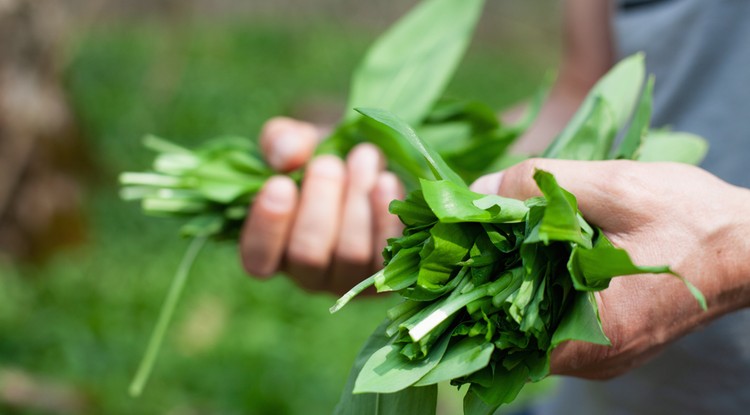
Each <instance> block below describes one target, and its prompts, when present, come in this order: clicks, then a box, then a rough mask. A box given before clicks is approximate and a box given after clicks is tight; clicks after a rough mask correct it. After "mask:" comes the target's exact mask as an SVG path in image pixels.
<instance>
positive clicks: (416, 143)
mask: <svg viewBox="0 0 750 415" xmlns="http://www.w3.org/2000/svg"><path fill="white" fill-rule="evenodd" d="M357 111H358V112H360V113H361V114H362V115H364V116H365V117H367V118H370V119H372V120H375V121H377V122H379V123H381V124H383V125H385V126H387V127H389V128H391V129H392V130H393V131H395V132H396V133H398V137H399V139H400V140H401V141H402V142H404V141H405V142H407V143H409V144H410V145H411V146H412V147H414V148H415V149H416V150H417V151H418V152H419V153H420V154H421V155H422V157H424V158H425V160H427V163H428V164H429V165H430V169H431V170H432V173H433V174H434V175H435V177H436V178H437V179H438V180H443V179H445V180H449V181H451V182H453V183H455V184H456V185H458V186H464V187H466V183H464V181H463V179H461V177H460V176H459V175H458V174H456V172H454V171H453V170H452V169H451V168H450V167H448V165H447V164H445V161H444V160H443V158H442V157H441V156H440V154H438V152H437V151H435V150H434V149H433V148H432V146H431V145H430V144H429V143H427V142H425V141H424V140H422V139H421V138H419V136H417V134H416V133H415V132H414V130H413V129H412V128H411V127H410V126H409V125H408V124H407V123H406V122H404V121H403V120H402V119H401V118H399V117H397V116H395V115H393V114H392V113H390V112H388V111H385V110H381V109H374V108H357ZM426 178H427V177H423V179H426Z"/></svg>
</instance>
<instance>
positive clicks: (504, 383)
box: [464, 365, 529, 415]
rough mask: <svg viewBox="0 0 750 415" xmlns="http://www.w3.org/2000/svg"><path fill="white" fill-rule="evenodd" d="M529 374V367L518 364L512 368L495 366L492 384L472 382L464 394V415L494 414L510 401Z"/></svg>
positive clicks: (516, 394) (514, 397)
mask: <svg viewBox="0 0 750 415" xmlns="http://www.w3.org/2000/svg"><path fill="white" fill-rule="evenodd" d="M528 376H529V369H528V368H527V367H526V366H524V365H518V366H516V367H515V368H514V369H512V370H505V369H504V368H502V367H500V366H496V367H495V372H494V374H493V378H492V383H491V384H490V386H482V385H479V384H472V385H471V387H470V388H469V390H468V391H467V392H466V396H464V415H492V414H493V413H495V411H496V410H497V408H498V407H500V405H502V404H504V403H510V402H512V401H513V400H514V399H516V396H518V393H519V392H520V391H521V389H522V388H523V386H524V385H525V384H526V380H527V379H528Z"/></svg>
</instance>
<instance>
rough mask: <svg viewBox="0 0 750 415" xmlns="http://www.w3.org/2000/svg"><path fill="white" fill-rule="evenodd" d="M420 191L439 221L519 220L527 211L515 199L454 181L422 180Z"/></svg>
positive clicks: (491, 221) (524, 206) (492, 221)
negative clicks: (485, 192)
mask: <svg viewBox="0 0 750 415" xmlns="http://www.w3.org/2000/svg"><path fill="white" fill-rule="evenodd" d="M420 183H421V185H422V193H423V195H424V198H425V201H426V202H427V204H428V205H429V206H430V208H431V209H432V211H433V212H434V214H435V215H437V217H438V219H440V221H441V222H446V223H454V222H485V223H510V222H521V221H522V220H523V218H524V216H525V215H526V212H527V211H528V208H527V207H526V205H525V204H524V203H523V202H521V201H519V200H515V199H509V198H504V197H501V196H497V195H485V194H481V193H475V192H472V191H471V190H469V189H468V188H466V187H464V186H460V185H456V184H455V183H453V182H449V181H445V180H439V181H432V180H421V182H420Z"/></svg>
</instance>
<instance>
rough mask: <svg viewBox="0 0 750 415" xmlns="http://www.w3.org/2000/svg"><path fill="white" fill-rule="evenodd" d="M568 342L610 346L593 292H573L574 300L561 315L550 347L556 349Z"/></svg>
mask: <svg viewBox="0 0 750 415" xmlns="http://www.w3.org/2000/svg"><path fill="white" fill-rule="evenodd" d="M568 340H580V341H584V342H589V343H594V344H601V345H603V346H611V345H612V343H611V342H610V341H609V338H607V336H606V335H605V334H604V330H603V329H602V321H601V319H600V318H599V307H598V306H597V304H596V297H595V296H594V293H593V292H582V291H577V292H575V298H573V302H572V304H571V305H570V307H569V308H568V312H567V313H565V314H564V315H563V318H562V320H561V321H560V324H559V325H558V326H557V329H556V330H555V333H554V334H553V335H552V347H557V345H559V344H560V343H562V342H564V341H568Z"/></svg>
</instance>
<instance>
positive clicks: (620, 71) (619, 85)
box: [543, 53, 646, 158]
mask: <svg viewBox="0 0 750 415" xmlns="http://www.w3.org/2000/svg"><path fill="white" fill-rule="evenodd" d="M645 73H646V69H645V63H644V56H643V54H642V53H638V54H635V55H632V56H630V57H628V58H625V59H623V60H622V61H620V63H618V64H617V65H615V66H614V67H613V68H612V69H611V70H610V71H609V72H608V73H607V74H606V75H604V77H602V79H600V80H599V82H597V83H596V85H594V87H593V88H592V89H591V91H590V92H589V94H588V95H587V96H586V98H585V99H584V101H583V103H582V104H581V106H580V108H579V109H578V111H577V112H576V113H575V115H573V118H571V120H570V122H568V125H567V126H566V127H565V129H564V130H563V131H562V132H561V133H560V135H559V136H558V137H557V138H556V139H555V141H554V142H553V143H552V144H550V146H549V147H547V150H546V151H545V152H544V154H543V157H547V158H560V157H559V155H560V154H561V152H562V151H563V150H565V149H566V148H567V147H568V146H570V145H571V144H570V142H571V141H572V140H574V139H575V138H576V135H577V134H578V133H579V131H581V130H582V129H583V128H584V125H585V124H586V123H587V122H589V117H590V116H591V114H593V113H595V111H594V110H593V108H592V107H593V106H594V105H595V104H596V102H597V101H598V100H602V101H603V102H606V107H607V108H608V109H609V110H610V111H611V115H612V120H613V123H612V125H613V129H614V131H615V133H617V132H618V131H619V130H620V129H622V128H623V126H624V125H625V124H626V123H627V121H628V120H629V119H630V116H631V114H632V113H633V109H634V107H635V104H636V102H637V101H638V97H639V93H640V91H641V85H642V84H643V80H644V78H645ZM600 105H601V104H600Z"/></svg>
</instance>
